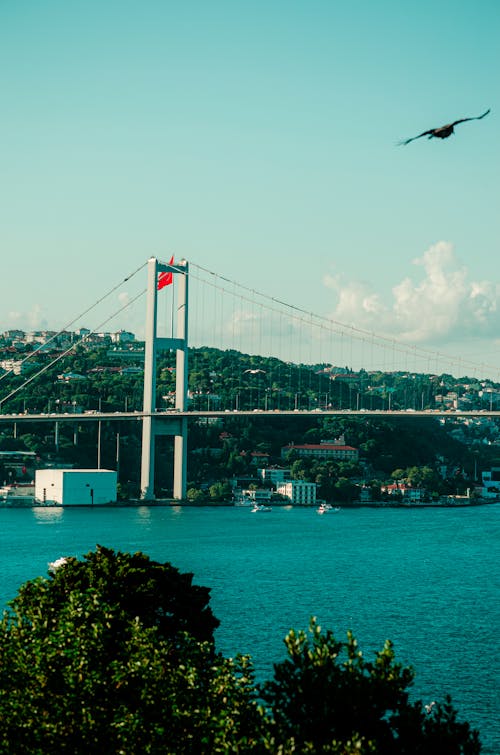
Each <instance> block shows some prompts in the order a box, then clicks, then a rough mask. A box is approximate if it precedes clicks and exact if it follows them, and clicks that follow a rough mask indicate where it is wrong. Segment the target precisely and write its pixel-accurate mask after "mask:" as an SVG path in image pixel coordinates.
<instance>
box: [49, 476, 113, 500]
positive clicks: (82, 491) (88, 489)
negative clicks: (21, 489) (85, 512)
mask: <svg viewBox="0 0 500 755" xmlns="http://www.w3.org/2000/svg"><path fill="white" fill-rule="evenodd" d="M116 487H117V475H116V472H115V471H114V470H110V469H37V471H36V472H35V500H36V502H37V503H42V504H60V505H62V506H93V505H94V504H96V505H97V504H105V503H116Z"/></svg>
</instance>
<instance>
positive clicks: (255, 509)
mask: <svg viewBox="0 0 500 755" xmlns="http://www.w3.org/2000/svg"><path fill="white" fill-rule="evenodd" d="M258 511H259V512H260V511H262V512H264V511H272V508H271V506H264V505H263V504H262V503H256V504H255V506H254V507H253V509H252V514H255V513H257V512H258Z"/></svg>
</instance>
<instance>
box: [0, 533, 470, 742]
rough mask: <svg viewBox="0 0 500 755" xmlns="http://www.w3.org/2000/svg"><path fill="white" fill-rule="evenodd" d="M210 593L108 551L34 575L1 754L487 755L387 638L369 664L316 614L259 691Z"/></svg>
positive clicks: (2, 630) (4, 662) (5, 634)
mask: <svg viewBox="0 0 500 755" xmlns="http://www.w3.org/2000/svg"><path fill="white" fill-rule="evenodd" d="M208 600H209V590H208V589H207V588H204V587H198V586H195V585H193V583H192V575H191V574H182V573H180V572H179V571H178V570H177V569H175V568H174V567H173V566H171V565H170V564H168V563H165V564H161V563H158V562H155V561H151V560H150V559H149V558H148V557H147V556H145V555H144V554H142V553H136V554H133V555H131V554H126V553H120V552H114V551H112V550H110V549H106V548H102V547H97V549H96V551H95V552H91V553H88V554H87V555H85V556H84V557H83V559H82V560H78V559H76V558H66V559H65V558H63V559H59V560H58V561H56V562H55V563H54V564H53V565H51V571H50V574H49V576H48V578H38V579H35V580H31V581H29V582H27V583H26V584H25V585H23V586H22V587H21V588H20V590H19V592H18V595H17V597H16V598H15V599H14V600H13V601H12V603H11V605H10V608H9V610H8V611H7V612H6V613H5V614H4V617H3V620H2V621H1V622H0V752H2V753H16V755H45V754H47V755H49V754H50V755H52V753H54V752H57V753H62V755H84V754H85V755H87V753H97V752H99V753H101V752H102V753H106V755H121V754H123V753H127V755H160V754H161V755H164V753H169V754H171V755H183V754H184V753H186V754H187V753H189V754H190V755H202V754H205V755H212V753H231V752H232V753H256V754H258V755H261V754H262V753H266V752H268V753H281V755H288V754H290V755H291V754H292V753H295V754H297V753H318V755H319V753H336V755H354V754H355V753H356V754H357V755H368V754H371V755H396V754H397V755H424V754H425V755H433V754H434V753H439V754H440V755H441V753H446V754H447V755H476V753H479V752H480V744H479V739H478V735H477V733H476V732H473V731H471V729H470V727H469V725H468V724H467V723H460V722H458V721H457V716H456V712H455V710H454V709H453V707H452V705H451V702H450V701H449V700H447V701H446V702H445V703H444V704H443V705H441V704H439V703H435V704H433V705H432V706H431V709H430V710H429V711H426V710H425V707H424V706H423V705H422V703H421V702H419V701H417V702H413V703H412V702H410V700H409V695H408V691H407V690H408V687H409V685H410V684H411V682H412V680H413V672H412V670H411V669H409V668H405V667H402V666H401V665H399V664H397V663H396V662H395V659H394V652H393V648H392V645H391V644H390V642H387V643H386V645H385V646H384V648H383V650H382V651H380V652H379V653H377V654H376V657H375V660H374V661H373V662H370V661H366V660H365V659H364V657H363V655H362V653H361V652H360V651H359V650H358V647H357V644H356V641H355V640H354V638H353V637H352V635H351V634H348V638H347V642H346V643H342V642H338V641H336V640H335V639H334V637H333V635H332V633H331V632H326V633H322V632H321V629H320V627H319V626H318V625H317V624H316V623H315V622H314V621H312V623H311V627H310V635H311V636H310V638H309V637H308V635H307V634H306V633H305V632H298V633H296V632H293V631H292V632H290V634H289V635H288V637H287V638H286V640H285V642H286V646H287V649H288V656H289V657H288V659H285V661H283V662H281V663H279V664H277V665H276V666H275V672H274V678H273V679H272V680H271V681H269V682H266V683H264V685H262V686H261V687H257V686H256V684H255V679H254V673H253V668H252V664H251V661H250V659H249V658H248V657H243V656H237V657H236V658H235V659H234V660H233V659H225V658H223V657H222V656H220V655H219V654H218V653H216V651H215V646H214V639H213V634H214V630H215V628H216V627H217V624H218V622H217V619H215V617H214V616H213V614H212V612H211V610H210V608H209V606H208ZM258 700H260V701H261V703H263V704H261V705H260V706H259V705H258Z"/></svg>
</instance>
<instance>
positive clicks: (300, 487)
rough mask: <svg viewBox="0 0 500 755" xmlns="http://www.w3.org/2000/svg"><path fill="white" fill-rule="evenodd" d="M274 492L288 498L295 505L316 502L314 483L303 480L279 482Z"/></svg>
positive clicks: (306, 504) (309, 504)
mask: <svg viewBox="0 0 500 755" xmlns="http://www.w3.org/2000/svg"><path fill="white" fill-rule="evenodd" d="M276 492H277V493H280V495H282V496H284V497H285V498H288V499H289V500H290V503H292V504H293V505H297V506H314V505H315V503H316V483H315V482H304V481H303V480H290V481H289V482H281V483H279V484H278V485H277V486H276Z"/></svg>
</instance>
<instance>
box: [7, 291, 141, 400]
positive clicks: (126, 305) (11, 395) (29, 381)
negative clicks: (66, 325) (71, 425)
mask: <svg viewBox="0 0 500 755" xmlns="http://www.w3.org/2000/svg"><path fill="white" fill-rule="evenodd" d="M146 291H147V289H146V288H145V289H144V290H143V291H141V292H140V293H139V294H137V295H136V296H134V298H133V299H131V300H130V301H129V302H127V303H126V304H124V305H123V306H122V307H120V309H118V310H116V312H113V314H112V315H110V316H109V317H107V318H106V319H105V320H103V321H102V322H101V323H100V324H99V325H97V326H96V327H95V328H94V329H93V330H91V331H90V332H89V333H86V334H85V335H84V336H82V337H81V338H80V339H79V340H78V341H77V342H76V343H73V344H71V346H70V347H69V348H67V349H66V351H63V353H62V354H58V355H57V357H55V359H53V360H52V361H51V362H49V364H46V365H45V366H44V367H42V368H41V369H40V370H38V372H36V373H35V374H34V375H31V376H30V377H29V378H28V379H27V380H25V381H24V383H22V384H21V385H19V386H18V387H17V388H14V390H13V391H11V392H10V393H9V394H8V395H7V396H5V398H2V399H0V407H1V406H2V404H4V403H5V402H6V401H8V400H9V399H10V398H12V397H13V396H15V395H16V393H19V391H21V390H22V389H23V388H25V387H26V386H27V385H29V383H31V382H32V381H33V380H35V379H36V378H37V377H39V376H40V375H42V374H43V373H44V372H47V370H49V369H50V368H51V367H53V366H54V365H55V364H57V362H59V361H60V360H61V359H63V358H64V357H65V356H67V355H68V354H70V353H71V352H72V351H74V350H75V349H76V347H77V346H79V345H80V344H81V343H83V342H85V341H86V340H87V339H88V338H90V336H91V335H93V334H94V333H97V332H98V331H100V330H101V328H102V327H103V326H104V325H107V323H108V322H109V321H110V320H112V319H113V318H114V317H116V316H117V315H119V314H120V312H123V310H125V309H127V307H130V306H131V305H132V304H134V302H136V301H137V299H140V297H141V296H144V294H145V293H146Z"/></svg>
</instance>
